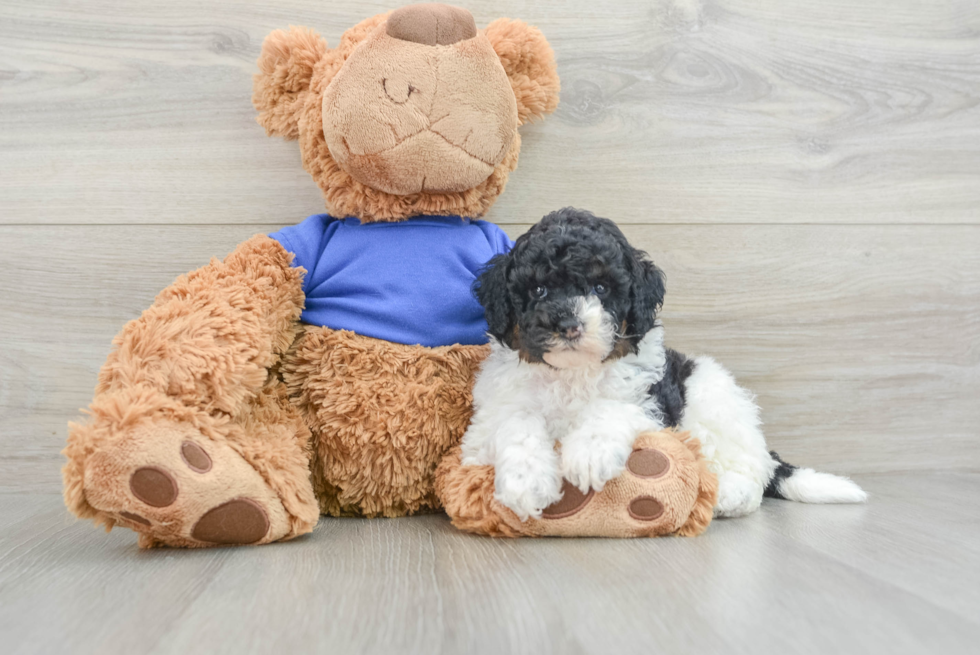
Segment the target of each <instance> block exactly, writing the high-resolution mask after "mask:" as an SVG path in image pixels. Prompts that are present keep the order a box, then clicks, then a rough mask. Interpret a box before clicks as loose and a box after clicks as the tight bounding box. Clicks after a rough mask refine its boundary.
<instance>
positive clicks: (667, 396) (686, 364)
mask: <svg viewBox="0 0 980 655" xmlns="http://www.w3.org/2000/svg"><path fill="white" fill-rule="evenodd" d="M666 355H667V363H666V365H665V366H664V376H663V377H662V378H661V379H660V381H659V382H657V383H656V384H654V385H653V386H651V387H650V395H651V396H653V397H654V398H656V399H657V404H658V405H660V411H661V412H663V415H664V422H665V423H666V425H667V427H669V428H673V427H677V425H678V424H680V422H681V419H682V418H683V417H684V404H685V402H686V400H687V391H686V387H687V378H689V377H691V373H693V372H694V360H693V359H688V358H687V357H686V356H684V355H682V354H681V353H679V352H677V351H676V350H674V349H672V348H667V349H666Z"/></svg>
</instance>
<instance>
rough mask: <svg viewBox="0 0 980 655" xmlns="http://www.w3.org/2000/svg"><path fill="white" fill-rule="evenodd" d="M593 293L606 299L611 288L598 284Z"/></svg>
mask: <svg viewBox="0 0 980 655" xmlns="http://www.w3.org/2000/svg"><path fill="white" fill-rule="evenodd" d="M592 293H593V294H594V295H596V296H599V297H600V298H605V297H606V296H608V295H609V287H607V286H606V285H605V284H601V283H600V284H597V285H595V286H594V287H592Z"/></svg>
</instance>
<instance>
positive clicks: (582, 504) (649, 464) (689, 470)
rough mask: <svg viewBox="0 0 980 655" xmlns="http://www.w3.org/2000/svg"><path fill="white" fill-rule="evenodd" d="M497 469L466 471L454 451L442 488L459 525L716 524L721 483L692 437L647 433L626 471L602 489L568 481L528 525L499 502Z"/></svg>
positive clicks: (677, 529) (522, 528) (637, 527)
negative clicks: (714, 513) (579, 486)
mask: <svg viewBox="0 0 980 655" xmlns="http://www.w3.org/2000/svg"><path fill="white" fill-rule="evenodd" d="M493 480H494V472H493V467H491V466H462V464H461V458H460V449H459V448H454V449H453V450H452V451H451V452H450V453H449V454H448V455H446V457H445V458H443V460H442V462H441V463H440V465H439V469H438V470H437V472H436V490H437V492H438V493H439V498H440V500H441V501H442V503H443V504H444V506H445V508H446V513H447V514H449V517H450V519H451V520H452V522H453V525H455V526H456V527H457V528H459V529H461V530H465V531H467V532H475V533H478V534H485V535H490V536H494V537H516V536H522V535H523V536H536V537H544V536H552V537H656V536H661V535H668V534H676V535H680V536H695V535H698V534H701V533H702V532H704V530H705V529H706V528H707V527H708V524H709V523H711V508H712V506H713V505H714V503H715V499H716V498H717V481H716V478H715V475H714V474H713V473H711V471H709V470H708V467H707V463H706V461H705V459H704V458H703V457H702V455H701V452H700V444H699V443H698V442H697V440H696V439H693V438H691V437H690V436H689V435H688V434H686V433H683V434H682V433H676V432H646V433H642V434H640V435H639V436H638V437H637V439H636V441H635V442H634V444H633V451H632V453H631V454H630V456H629V459H628V460H627V464H626V470H625V471H623V473H622V475H620V476H619V477H618V478H614V479H612V480H610V481H609V482H608V483H607V484H606V486H605V487H604V488H603V490H602V491H601V492H596V491H594V490H592V489H589V490H588V493H585V494H583V493H582V492H581V491H579V490H578V489H577V488H576V487H575V486H574V485H573V484H571V483H570V482H568V481H565V484H564V487H563V489H562V493H563V495H562V498H561V500H559V501H558V502H556V503H554V504H553V505H551V506H549V507H547V508H545V510H544V511H543V512H542V516H541V518H540V519H529V520H527V521H524V522H523V523H522V522H521V521H520V520H519V519H518V518H517V516H516V515H515V514H514V513H513V512H512V511H511V510H510V509H508V508H506V507H504V506H503V505H501V504H500V503H499V502H497V501H496V500H495V499H494V488H493Z"/></svg>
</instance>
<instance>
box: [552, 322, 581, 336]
mask: <svg viewBox="0 0 980 655" xmlns="http://www.w3.org/2000/svg"><path fill="white" fill-rule="evenodd" d="M558 333H559V334H560V335H561V336H563V337H565V338H566V339H568V340H569V341H574V340H575V339H578V338H579V337H580V336H582V325H581V324H580V323H579V322H578V321H577V320H575V319H574V318H563V319H562V320H560V321H559V322H558Z"/></svg>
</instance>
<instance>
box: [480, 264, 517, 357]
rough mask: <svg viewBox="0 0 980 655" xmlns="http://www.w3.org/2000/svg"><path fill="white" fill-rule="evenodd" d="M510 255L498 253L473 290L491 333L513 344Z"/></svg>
mask: <svg viewBox="0 0 980 655" xmlns="http://www.w3.org/2000/svg"><path fill="white" fill-rule="evenodd" d="M509 268H510V255H497V256H496V257H494V258H493V259H491V260H490V261H489V262H488V263H487V265H486V266H485V267H484V268H483V271H482V272H481V273H480V277H478V278H477V279H476V282H475V283H474V284H473V292H474V293H475V294H476V298H477V300H479V301H480V304H481V305H483V310H484V312H485V313H486V317H487V326H488V327H489V331H490V335H491V336H493V337H494V338H496V339H498V340H500V341H501V342H503V343H505V344H507V345H509V346H513V344H512V340H513V339H512V337H513V335H512V332H513V329H514V309H513V305H512V304H511V302H510V291H509V290H508V289H507V271H508V269H509Z"/></svg>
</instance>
